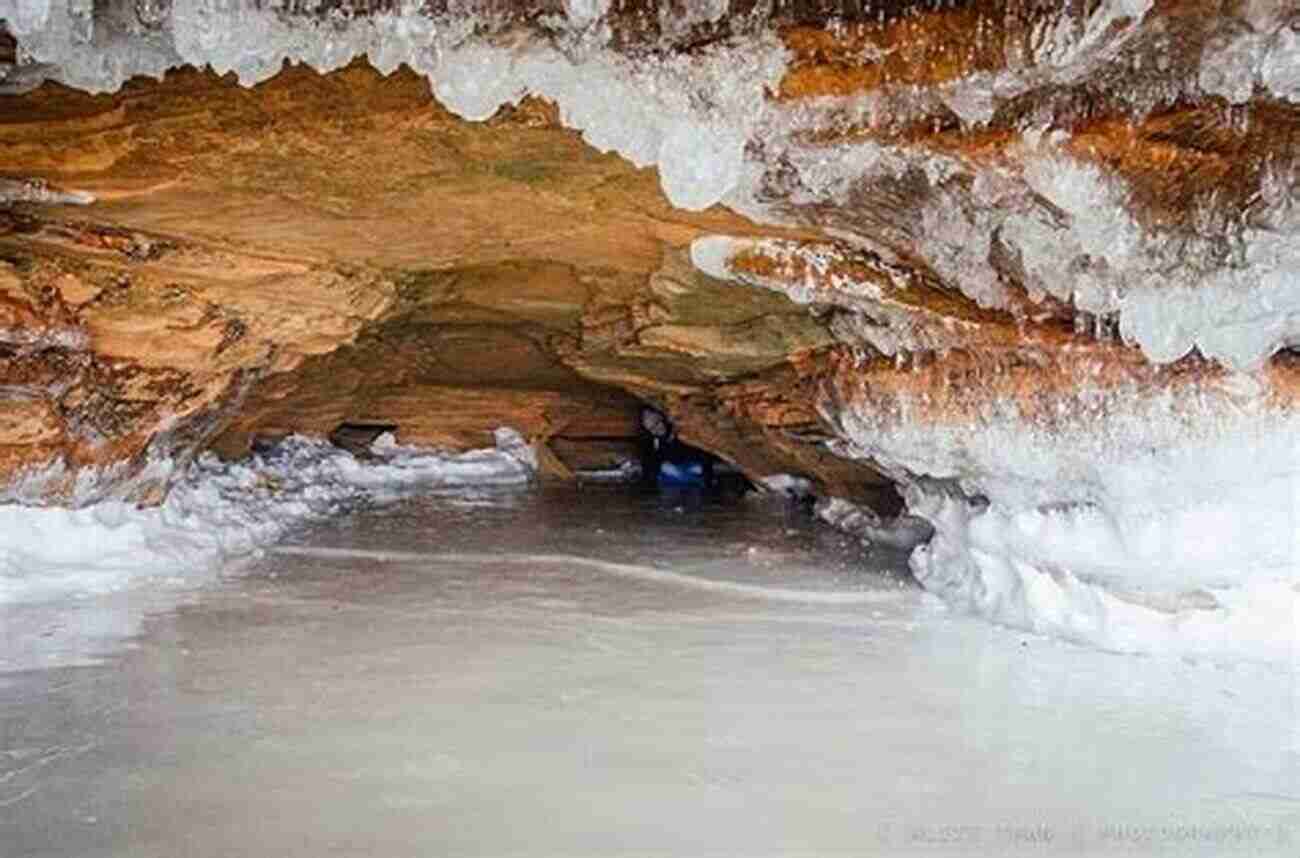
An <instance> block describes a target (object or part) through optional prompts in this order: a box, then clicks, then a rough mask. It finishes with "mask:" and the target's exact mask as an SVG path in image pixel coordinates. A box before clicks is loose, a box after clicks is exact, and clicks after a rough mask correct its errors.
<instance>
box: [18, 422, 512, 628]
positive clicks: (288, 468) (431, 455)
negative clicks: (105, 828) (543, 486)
mask: <svg viewBox="0 0 1300 858" xmlns="http://www.w3.org/2000/svg"><path fill="white" fill-rule="evenodd" d="M496 440H497V446H496V448H495V449H485V450H474V451H470V452H468V453H459V454H455V453H442V452H438V451H433V450H426V449H421V448H418V447H410V446H403V445H399V444H397V443H396V441H395V440H394V439H393V437H392V436H391V435H383V436H380V438H379V439H378V440H376V441H375V443H374V445H373V446H372V454H373V456H372V458H370V459H367V460H361V459H357V458H355V457H354V456H352V454H350V453H347V452H345V451H343V450H340V449H338V448H336V447H334V446H332V445H330V444H329V443H327V442H325V441H320V440H315V439H310V438H304V437H299V436H292V437H290V438H287V439H285V440H284V441H282V442H280V443H279V444H278V445H277V446H276V447H274V448H273V449H271V450H269V451H267V452H263V453H259V454H256V455H254V456H252V457H251V458H250V459H249V460H247V461H243V462H235V463H224V462H221V461H220V460H218V459H217V458H216V457H214V456H211V455H204V456H202V457H200V459H199V460H198V461H197V462H195V463H194V464H193V465H191V466H190V468H189V469H188V470H187V471H186V472H185V474H184V475H183V476H182V477H180V478H179V479H178V480H177V481H176V483H175V485H174V487H173V488H172V490H171V492H170V494H168V496H167V499H166V501H165V502H164V503H163V504H162V505H161V506H158V507H153V508H146V509H140V508H137V507H135V506H134V505H131V504H127V503H123V502H121V501H105V502H102V503H99V504H95V505H93V506H89V507H85V508H82V509H76V510H69V509H38V508H33V507H25V506H17V505H0V603H13V602H31V601H42V600H48V599H55V598H62V597H67V596H82V595H92V594H96V593H104V592H112V591H116V590H120V589H123V588H125V587H127V586H128V585H130V584H131V583H132V582H135V581H138V580H140V579H145V578H163V579H177V580H179V581H182V582H193V581H196V580H202V579H203V577H204V575H206V574H211V573H213V572H214V571H215V570H216V569H218V568H219V567H220V566H221V565H222V564H224V563H227V562H229V561H231V560H232V559H235V558H238V557H239V556H241V555H246V554H249V553H251V552H255V551H257V550H259V549H261V548H262V547H264V546H267V545H269V544H271V543H273V542H275V541H276V540H278V539H280V538H281V537H282V536H283V535H284V534H285V533H286V532H287V531H288V530H289V529H291V528H293V527H295V526H297V525H300V524H302V523H305V522H308V521H314V520H318V519H322V518H326V517H329V516H333V515H337V514H339V513H341V512H344V511H346V510H348V509H351V508H354V507H355V506H357V505H360V504H370V503H384V502H388V501H392V500H395V499H397V498H400V497H403V496H406V495H409V494H412V493H414V492H424V491H437V490H459V489H470V488H480V487H490V486H512V485H521V484H524V483H527V482H528V481H529V480H530V479H531V478H532V475H533V472H534V468H535V466H536V462H535V460H534V459H533V458H532V451H531V448H530V447H529V446H528V444H527V442H526V441H524V439H523V438H522V437H521V436H520V435H519V433H517V432H515V431H514V430H512V429H504V428H503V429H499V430H497V437H496Z"/></svg>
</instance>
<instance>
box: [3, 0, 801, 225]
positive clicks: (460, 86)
mask: <svg viewBox="0 0 1300 858" xmlns="http://www.w3.org/2000/svg"><path fill="white" fill-rule="evenodd" d="M299 5H301V4H299ZM470 5H471V11H470V12H466V13H464V14H455V15H451V14H449V15H446V16H443V17H430V15H429V14H428V13H427V11H426V9H425V6H424V4H423V3H421V2H418V0H401V2H399V3H398V4H397V5H396V6H395V8H394V9H393V10H391V11H389V12H379V13H375V14H372V15H367V16H355V17H354V16H348V15H346V14H344V13H342V12H340V11H339V10H337V9H335V10H333V11H331V12H329V14H327V15H325V16H313V15H305V14H298V13H301V12H302V11H304V10H303V9H301V8H299V6H298V5H295V6H293V7H292V8H290V7H289V6H287V5H285V4H284V3H281V2H275V0H272V2H267V3H255V2H253V0H174V2H173V4H172V7H171V12H170V16H168V17H166V18H164V17H163V16H162V15H161V14H160V15H156V16H151V17H150V18H149V21H150V23H149V24H147V25H146V24H145V23H142V21H141V19H140V17H139V15H138V14H134V13H133V14H130V15H128V14H127V13H126V12H125V11H122V10H126V9H129V8H132V7H131V6H130V4H116V5H114V4H109V5H108V6H105V7H104V8H103V9H102V10H101V9H98V8H97V7H96V6H95V4H93V3H92V2H91V0H62V2H60V0H53V2H51V0H2V2H0V18H6V19H8V20H9V26H10V29H11V30H12V31H13V32H14V33H15V35H17V36H18V37H19V38H20V39H21V43H22V46H23V49H24V51H25V53H26V54H27V56H28V58H29V59H30V61H31V63H33V64H40V63H45V64H48V65H49V66H50V67H51V68H52V69H53V75H54V77H55V78H56V79H58V80H60V81H61V82H63V83H65V84H68V85H70V86H74V87H77V88H80V89H84V90H87V91H90V92H102V91H108V90H113V89H116V88H118V87H119V86H121V84H122V83H123V82H124V81H125V80H126V79H127V78H129V77H131V76H133V75H138V74H144V75H151V76H154V77H160V76H161V75H162V74H163V72H165V71H166V70H167V69H169V68H173V67H176V66H179V65H182V64H185V63H189V64H193V65H197V66H204V65H207V66H210V67H211V68H212V69H213V70H214V71H216V72H217V73H218V74H225V73H227V72H234V73H235V74H236V75H237V77H238V78H239V82H240V83H241V84H243V85H245V86H252V85H254V84H257V83H260V82H261V81H264V80H267V79H268V78H270V77H272V76H273V75H275V74H276V73H277V72H279V71H280V69H281V67H282V66H283V64H284V63H285V62H291V63H305V64H307V65H309V66H311V67H312V68H314V69H316V70H317V71H321V72H328V71H332V70H334V69H337V68H340V67H342V66H344V65H346V64H347V63H349V62H351V61H352V60H353V59H355V58H356V57H358V56H363V55H364V56H368V57H369V58H370V60H371V62H372V63H374V65H375V67H376V68H378V69H379V70H380V71H382V72H385V73H387V72H391V71H392V70H394V69H395V68H397V66H398V65H400V64H402V63H406V64H408V65H409V66H411V68H413V69H415V70H416V71H417V72H419V73H421V74H424V75H426V76H427V77H429V79H430V81H431V83H432V85H433V88H434V91H435V93H436V94H437V96H438V98H439V99H440V100H441V101H442V102H443V103H444V104H445V105H446V106H447V107H448V109H450V110H452V111H453V112H455V113H457V114H458V115H460V116H463V117H464V118H466V119H470V120H482V119H486V118H488V117H490V116H492V115H493V114H494V113H495V112H496V111H497V110H499V109H500V108H501V107H502V106H504V105H507V104H514V103H517V102H518V101H519V100H520V99H522V98H523V97H524V96H526V95H529V94H532V95H537V96H541V97H543V98H548V99H550V100H552V101H554V102H555V103H556V104H557V105H558V106H559V108H560V115H561V119H562V121H564V122H565V124H567V125H568V126H569V127H571V128H575V129H577V130H579V131H581V132H583V135H584V137H585V138H586V139H587V141H588V142H590V143H591V144H592V145H593V146H595V147H597V148H599V149H601V150H603V151H613V152H617V153H619V154H621V155H623V156H625V157H627V158H628V159H629V160H631V161H632V162H633V163H634V164H637V165H638V166H658V167H659V169H660V174H661V178H662V182H663V188H664V191H665V194H666V195H667V196H668V198H669V200H670V201H671V202H672V203H673V204H674V205H677V206H679V207H681V208H685V209H692V210H695V209H703V208H707V207H708V206H711V205H713V204H715V203H717V202H719V201H721V200H722V199H723V198H724V197H726V195H727V194H728V193H729V192H731V191H732V189H733V188H735V186H736V184H737V182H738V181H739V180H740V177H741V173H742V162H743V159H744V150H745V144H746V141H747V140H748V139H749V136H750V131H751V129H752V128H753V127H754V125H755V123H756V122H758V120H759V118H760V117H761V116H762V113H763V110H764V106H765V96H764V93H765V91H766V90H767V89H768V88H771V87H775V85H776V83H777V82H778V81H779V80H780V78H781V76H782V74H783V73H784V70H785V63H786V52H785V49H784V47H783V46H782V44H781V43H780V41H779V40H778V39H777V38H776V37H775V36H773V35H771V34H768V35H766V36H762V37H756V38H753V39H749V40H747V41H745V43H744V44H732V45H721V46H715V47H712V48H709V49H707V50H704V51H701V52H696V53H693V54H692V55H691V56H689V57H684V56H678V55H673V54H666V55H663V56H645V57H642V58H640V59H637V60H632V59H629V58H627V57H623V56H620V55H617V54H615V53H613V52H612V51H609V50H607V49H605V48H604V47H603V46H602V43H601V42H600V41H599V40H597V41H595V42H581V44H579V45H577V46H575V45H565V46H563V47H562V46H560V45H559V44H558V43H555V44H553V43H551V42H548V41H545V40H543V39H542V38H540V37H538V36H519V35H518V34H515V38H514V43H513V44H511V45H509V46H508V47H507V46H503V45H502V44H498V43H492V44H489V42H488V41H487V40H486V39H484V38H483V37H482V36H481V35H477V34H476V33H475V27H476V19H475V16H474V14H473V12H472V8H473V4H470ZM564 8H565V12H566V14H567V19H566V20H567V21H568V22H569V24H570V25H572V26H573V27H575V28H584V27H588V26H589V25H592V24H594V23H595V22H597V21H599V20H601V19H602V18H604V17H605V16H606V15H607V14H608V13H609V10H610V2H609V0H570V2H566V3H565V6H564ZM726 8H727V4H726V3H725V2H722V3H718V2H712V3H710V4H708V5H707V8H704V9H701V10H696V12H697V13H699V14H697V15H696V16H695V17H696V18H698V19H699V20H702V21H703V20H716V17H717V16H718V15H720V14H722V13H723V12H725V11H726ZM282 12H283V13H284V14H281V13H282ZM291 12H292V13H293V14H290V13H291ZM155 18H156V19H157V20H155ZM692 20H695V18H693V19H692ZM28 77H30V75H28ZM24 80H26V78H24Z"/></svg>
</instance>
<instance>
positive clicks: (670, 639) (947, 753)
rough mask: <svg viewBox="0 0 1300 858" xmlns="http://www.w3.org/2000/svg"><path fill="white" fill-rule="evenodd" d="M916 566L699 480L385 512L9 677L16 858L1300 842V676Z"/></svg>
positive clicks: (312, 531) (9, 788)
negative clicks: (921, 574) (920, 578)
mask: <svg viewBox="0 0 1300 858" xmlns="http://www.w3.org/2000/svg"><path fill="white" fill-rule="evenodd" d="M903 568H905V567H904V564H903V563H902V560H901V558H899V557H897V556H889V555H883V554H882V555H879V556H875V557H871V556H868V557H866V558H865V559H864V558H863V557H862V556H861V554H860V552H859V550H857V549H856V548H854V547H853V546H852V545H850V544H848V543H847V541H846V540H845V538H844V537H841V536H839V535H838V534H835V533H834V532H832V531H830V530H829V529H826V528H824V527H821V526H816V525H814V524H813V523H812V521H811V520H810V519H809V518H808V517H807V516H806V515H804V514H803V513H801V512H799V511H797V510H794V509H789V508H786V507H784V506H782V505H779V504H776V505H774V504H764V503H740V504H737V503H719V502H716V501H706V500H704V499H701V498H700V497H698V496H695V495H690V494H680V495H657V496H647V495H642V494H639V493H636V492H633V491H631V490H628V489H625V488H619V487H596V488H590V487H589V488H586V489H583V490H573V489H543V490H538V489H528V490H499V491H496V492H493V493H477V494H472V495H460V496H454V497H446V496H444V497H440V498H437V497H421V498H413V499H408V500H406V501H403V502H401V503H400V504H398V505H396V506H392V507H389V508H386V509H381V510H369V511H355V512H352V513H350V514H348V515H346V516H345V517H343V518H341V519H335V520H332V521H329V522H327V523H325V524H318V525H315V526H313V527H311V528H309V529H305V530H301V531H299V532H297V533H296V534H294V535H293V536H292V537H291V538H290V539H289V540H288V541H287V542H286V543H283V544H282V545H281V546H280V547H278V548H277V549H274V550H272V551H271V552H268V554H267V555H266V556H265V557H263V558H261V559H259V560H257V561H256V562H254V563H253V564H252V565H250V566H247V567H245V568H244V569H243V570H241V571H240V572H239V573H238V574H237V575H227V576H226V577H224V578H222V579H220V580H218V581H216V582H215V583H212V584H210V585H208V586H206V587H204V588H203V589H201V590H200V591H198V592H194V593H190V594H188V595H187V596H186V598H184V599H179V600H178V599H175V598H172V599H170V600H163V601H159V600H157V599H156V598H155V599H146V598H145V597H144V596H142V595H140V594H139V593H138V592H137V593H134V594H133V593H131V592H126V593H117V594H112V595H108V596H103V597H100V599H99V600H98V601H96V600H91V601H89V602H86V603H84V604H82V605H81V606H80V607H79V608H78V612H77V613H76V616H77V617H80V618H81V619H80V620H79V621H78V622H83V623H84V624H85V628H86V630H87V631H86V635H87V636H91V637H94V639H95V640H96V641H98V642H99V645H100V646H105V645H106V644H105V643H104V641H106V640H111V637H112V635H111V634H110V633H109V632H106V631H105V629H109V630H110V631H111V628H112V627H113V622H112V621H111V617H112V616H114V615H115V613H114V612H121V611H122V610H123V603H124V601H125V602H129V603H131V605H132V606H133V607H132V609H131V610H132V611H134V612H136V613H138V612H141V611H143V612H145V613H146V614H147V619H146V620H145V622H144V625H143V631H142V632H141V633H139V634H138V635H136V636H135V637H134V638H133V639H132V640H131V641H130V642H129V645H120V646H118V647H117V648H116V651H115V652H112V653H111V654H109V655H108V656H107V658H106V660H105V661H104V662H103V663H102V664H100V665H95V666H82V667H61V668H52V669H45V670H29V671H25V672H11V673H7V674H0V855H3V856H5V858H20V856H77V857H78V858H91V856H132V858H145V857H146V856H160V858H161V856H166V858H177V856H205V857H206V856H214V858H215V856H222V858H225V856H312V858H317V856H326V855H340V856H386V858H387V856H393V858H397V856H442V855H492V856H501V855H540V856H573V855H593V856H594V855H601V856H603V855H616V854H638V855H640V854H654V855H683V856H702V855H740V856H759V855H813V856H819V855H832V854H833V855H871V854H924V855H944V854H958V855H972V854H988V855H1015V854H1025V855H1042V854H1068V855H1092V854H1100V855H1110V854H1114V855H1126V854H1127V855H1132V854H1167V855H1179V856H1182V855H1189V854H1204V855H1223V854H1252V855H1259V854H1263V855H1294V854H1297V852H1300V717H1298V716H1300V688H1298V686H1297V683H1296V678H1295V676H1294V675H1293V674H1292V673H1289V672H1287V671H1285V670H1283V669H1279V668H1270V667H1264V666H1257V665H1240V664H1238V665H1224V664H1211V663H1204V662H1196V661H1185V660H1174V659H1160V658H1154V657H1136V656H1127V655H1114V654H1109V653H1105V652H1099V651H1096V650H1091V649H1085V648H1081V647H1078V646H1075V645H1072V644H1067V643H1063V642H1059V641H1054V640H1052V639H1047V638H1041V637H1035V636H1031V635H1026V634H1022V633H1017V632H1014V631H1011V630H1007V629H1004V628H1000V627H997V626H993V625H990V624H988V623H987V622H984V621H982V620H977V619H971V618H967V617H963V616H959V615H956V614H953V613H951V612H950V611H949V610H948V609H946V608H944V607H943V606H942V604H941V603H939V602H938V601H937V600H936V599H934V598H933V597H930V596H927V595H925V594H923V593H922V592H920V591H919V590H917V589H916V588H915V587H914V585H912V584H911V583H910V582H909V581H908V580H907V578H906V575H905V573H903V572H901V571H898V570H901V569H903ZM24 610H28V612H27V613H23V611H24ZM97 612H103V613H105V615H106V616H107V617H109V618H110V619H108V620H105V619H103V618H98V619H97V618H96V613H97ZM40 616H41V615H37V618H36V619H32V615H31V613H30V610H29V609H23V608H21V607H20V606H8V607H0V623H4V624H5V626H4V627H5V628H6V629H11V628H22V629H27V630H29V631H30V630H31V628H32V624H33V623H34V622H39V617H40ZM61 634H64V635H69V634H71V635H72V637H73V638H75V637H76V630H75V629H74V630H73V631H72V632H69V631H68V630H67V629H63V630H62V631H61ZM74 643H75V641H74Z"/></svg>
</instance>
